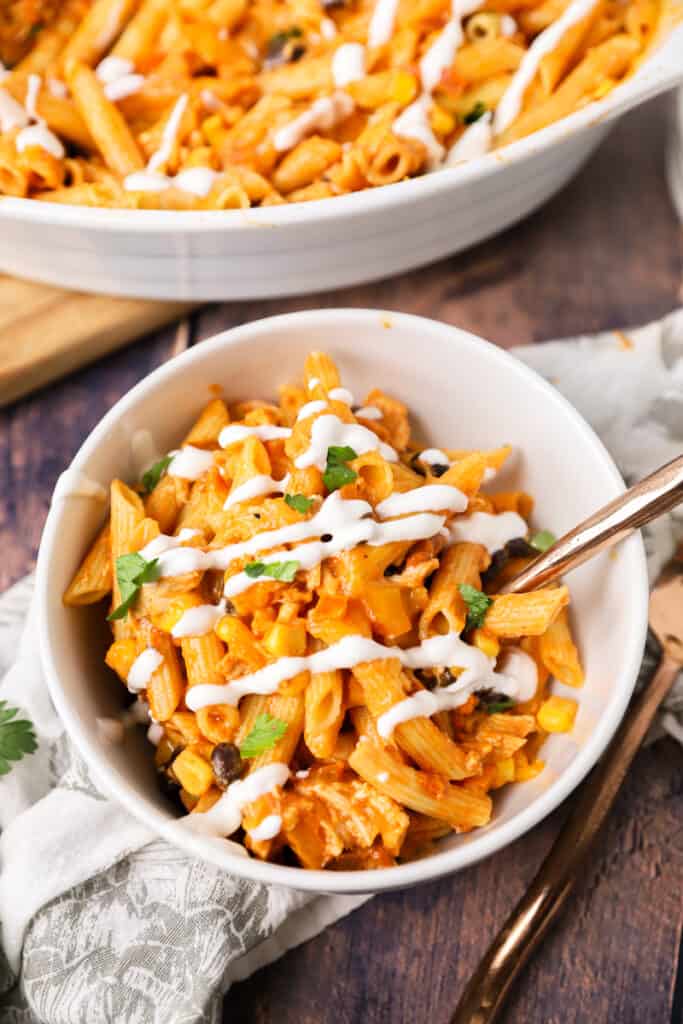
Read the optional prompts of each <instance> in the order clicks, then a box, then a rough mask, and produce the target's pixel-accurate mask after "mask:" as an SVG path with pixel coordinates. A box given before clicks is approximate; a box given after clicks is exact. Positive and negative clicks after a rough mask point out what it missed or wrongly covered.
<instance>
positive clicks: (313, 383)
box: [308, 377, 320, 391]
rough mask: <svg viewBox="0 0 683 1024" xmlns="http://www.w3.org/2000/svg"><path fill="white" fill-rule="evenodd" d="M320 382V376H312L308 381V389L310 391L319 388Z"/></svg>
mask: <svg viewBox="0 0 683 1024" xmlns="http://www.w3.org/2000/svg"><path fill="white" fill-rule="evenodd" d="M319 383H320V378H319V377H311V379H310V380H309V382H308V390H309V391H315V389H316V388H317V386H318V384H319Z"/></svg>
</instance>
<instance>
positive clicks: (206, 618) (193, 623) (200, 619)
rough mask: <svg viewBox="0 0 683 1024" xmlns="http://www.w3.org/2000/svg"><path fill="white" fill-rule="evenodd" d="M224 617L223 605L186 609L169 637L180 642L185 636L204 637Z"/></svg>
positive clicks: (221, 603) (202, 605)
mask: <svg viewBox="0 0 683 1024" xmlns="http://www.w3.org/2000/svg"><path fill="white" fill-rule="evenodd" d="M224 615H225V604H223V602H222V601H221V602H220V603H219V604H200V605H197V606H196V607H195V608H188V609H187V611H186V612H183V614H182V615H181V616H180V618H179V619H178V621H177V622H176V624H175V626H174V627H173V629H172V630H171V636H172V637H173V638H174V639H176V640H180V639H182V638H183V637H186V636H205V635H206V634H207V633H210V632H211V631H212V629H213V628H214V627H215V625H216V623H217V622H218V621H219V620H220V619H222V618H223V616H224Z"/></svg>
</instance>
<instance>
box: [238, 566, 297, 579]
mask: <svg viewBox="0 0 683 1024" xmlns="http://www.w3.org/2000/svg"><path fill="white" fill-rule="evenodd" d="M298 568H299V563H298V562H295V561H291V562H249V564H248V565H245V567H244V571H245V572H246V574H247V576H248V577H249V578H250V579H252V580H257V579H259V577H261V576H270V577H271V579H274V580H280V581H281V582H282V583H291V582H292V580H293V579H294V577H295V576H296V574H297V570H298Z"/></svg>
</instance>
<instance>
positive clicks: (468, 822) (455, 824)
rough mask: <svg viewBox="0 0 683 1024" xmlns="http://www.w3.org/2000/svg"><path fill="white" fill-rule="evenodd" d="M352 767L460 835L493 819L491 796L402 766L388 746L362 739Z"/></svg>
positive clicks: (350, 760) (397, 798) (355, 751)
mask: <svg viewBox="0 0 683 1024" xmlns="http://www.w3.org/2000/svg"><path fill="white" fill-rule="evenodd" d="M349 764H350V765H351V767H352V768H353V770H354V771H355V772H357V774H358V775H360V777H361V778H362V779H365V780H366V782H370V783H371V784H372V785H373V786H376V787H377V788H378V789H379V791H380V792H381V793H385V794H386V795H387V796H390V797H391V798H392V799H393V800H396V801H397V803H399V804H401V805H402V806H404V807H409V808H410V809H411V810H413V811H418V812H419V813H420V814H426V815H428V816H429V817H432V818H438V819H439V820H440V821H447V822H448V824H449V825H450V826H451V828H453V829H456V830H457V831H459V832H466V831H469V830H470V829H472V828H476V827H480V826H481V825H485V824H486V823H487V822H488V821H489V820H490V818H491V799H490V797H488V796H486V795H485V794H483V793H477V792H475V791H473V790H471V789H466V788H464V787H463V786H459V785H457V783H456V784H454V783H449V782H447V781H446V779H445V778H444V777H443V776H441V775H435V774H429V773H427V772H421V771H417V770H416V769H415V768H411V767H410V766H409V765H407V764H402V763H401V762H400V761H398V760H397V759H396V758H395V757H394V756H393V755H392V754H391V752H390V751H389V750H388V749H387V748H386V747H381V746H378V745H376V744H374V743H373V742H372V741H371V740H369V739H368V738H367V737H361V738H360V739H359V741H358V743H357V744H356V747H355V750H354V751H353V753H352V754H351V757H350V758H349Z"/></svg>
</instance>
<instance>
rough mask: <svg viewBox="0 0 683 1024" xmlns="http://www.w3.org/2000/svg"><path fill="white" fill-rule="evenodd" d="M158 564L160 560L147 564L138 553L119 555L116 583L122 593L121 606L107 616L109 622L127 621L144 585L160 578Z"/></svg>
mask: <svg viewBox="0 0 683 1024" xmlns="http://www.w3.org/2000/svg"><path fill="white" fill-rule="evenodd" d="M158 563H159V559H158V558H153V559H152V560H151V561H150V562H147V561H146V560H145V559H144V558H143V557H142V555H140V554H138V552H137V551H134V552H133V553H132V554H129V555H119V557H118V558H117V559H116V582H117V583H118V585H119V591H120V593H121V604H120V605H119V606H118V608H115V609H114V611H113V612H111V614H110V615H108V616H107V619H108V620H109V621H111V620H112V619H125V617H126V615H127V614H128V611H129V609H130V606H131V605H132V603H133V601H134V600H135V598H136V597H137V596H138V593H139V591H140V587H141V586H142V584H143V583H153V582H154V580H157V579H158V578H159V564H158Z"/></svg>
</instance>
